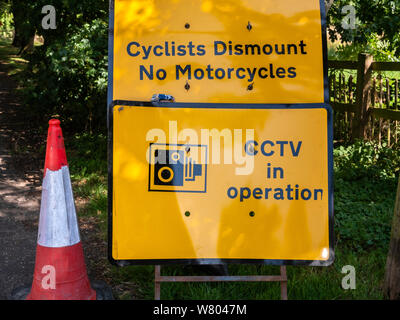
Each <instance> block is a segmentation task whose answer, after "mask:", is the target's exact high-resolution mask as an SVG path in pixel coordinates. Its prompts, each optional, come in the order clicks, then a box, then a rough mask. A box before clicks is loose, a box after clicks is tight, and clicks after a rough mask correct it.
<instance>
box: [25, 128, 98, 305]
mask: <svg viewBox="0 0 400 320" xmlns="http://www.w3.org/2000/svg"><path fill="white" fill-rule="evenodd" d="M49 125H50V126H49V131H48V136H47V149H46V161H45V168H44V178H43V187H42V202H41V207H40V219H39V232H38V239H37V247H36V262H35V271H34V275H33V283H32V287H31V291H30V293H29V295H28V296H27V299H28V300H95V299H96V291H95V290H93V289H92V287H91V285H90V282H89V278H88V276H87V271H86V265H85V261H84V256H83V249H82V245H81V241H80V236H79V228H78V221H77V217H76V211H75V204H74V198H73V194H72V186H71V180H70V176H69V169H68V163H67V157H66V153H65V147H64V139H63V135H62V131H61V127H60V121H59V120H50V122H49Z"/></svg>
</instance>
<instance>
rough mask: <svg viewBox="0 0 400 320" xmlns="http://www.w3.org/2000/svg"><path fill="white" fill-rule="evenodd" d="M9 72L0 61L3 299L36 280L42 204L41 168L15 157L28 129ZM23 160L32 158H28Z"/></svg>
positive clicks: (0, 263) (0, 288)
mask: <svg viewBox="0 0 400 320" xmlns="http://www.w3.org/2000/svg"><path fill="white" fill-rule="evenodd" d="M6 70H7V65H6V64H5V63H4V62H2V61H1V60H0V299H7V297H8V296H9V294H10V292H11V290H12V289H13V288H14V287H17V286H20V285H23V284H27V283H30V282H31V281H32V275H33V269H34V262H35V261H34V259H35V247H36V235H37V222H38V217H39V203H40V182H39V181H40V180H39V181H38V179H37V177H38V176H40V174H41V172H40V168H37V169H36V170H35V169H33V170H29V169H28V170H27V169H26V168H28V167H29V166H27V167H25V166H22V167H21V166H20V165H19V164H18V161H16V160H15V158H14V157H11V154H12V151H13V150H15V149H17V150H18V148H21V147H23V146H20V145H18V143H20V142H21V140H20V138H21V137H23V135H24V131H23V130H24V129H25V128H24V121H23V119H22V120H21V114H20V113H21V111H20V110H21V109H18V108H21V106H20V104H19V103H18V101H16V98H15V96H13V94H12V90H13V88H14V83H13V82H12V81H11V80H10V79H9V77H8V76H7V73H6ZM18 111H19V113H18ZM22 141H23V140H22ZM19 150H20V149H19ZM22 161H23V162H27V163H29V162H30V161H31V159H30V158H29V156H27V157H25V158H23V159H22ZM24 168H25V169H24Z"/></svg>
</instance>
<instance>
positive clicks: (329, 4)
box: [325, 0, 335, 14]
mask: <svg viewBox="0 0 400 320" xmlns="http://www.w3.org/2000/svg"><path fill="white" fill-rule="evenodd" d="M333 2H335V0H325V8H326V14H328V11H329V9H330V8H331V7H332V4H333Z"/></svg>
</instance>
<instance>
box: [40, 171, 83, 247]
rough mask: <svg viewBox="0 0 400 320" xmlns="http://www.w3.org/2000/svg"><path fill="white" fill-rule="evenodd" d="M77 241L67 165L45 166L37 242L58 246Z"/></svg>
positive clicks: (73, 205)
mask: <svg viewBox="0 0 400 320" xmlns="http://www.w3.org/2000/svg"><path fill="white" fill-rule="evenodd" d="M78 242H80V237H79V228H78V222H77V217H76V211H75V203H74V196H73V194H72V186H71V180H70V175H69V169H68V167H67V166H64V167H62V168H61V169H60V170H57V171H51V170H49V169H47V170H46V175H45V177H44V179H43V186H42V203H41V205H40V219H39V234H38V244H39V245H41V246H43V247H51V248H59V247H67V246H72V245H74V244H77V243H78Z"/></svg>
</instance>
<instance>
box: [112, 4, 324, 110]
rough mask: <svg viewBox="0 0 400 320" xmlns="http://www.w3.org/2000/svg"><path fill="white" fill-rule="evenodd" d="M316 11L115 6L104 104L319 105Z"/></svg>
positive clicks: (302, 7)
mask: <svg viewBox="0 0 400 320" xmlns="http://www.w3.org/2000/svg"><path fill="white" fill-rule="evenodd" d="M321 10H323V8H321V4H320V0H302V1H299V0H212V1H211V0H115V2H114V32H113V46H112V52H110V55H111V57H112V67H111V68H110V71H111V73H110V77H111V78H112V86H110V90H111V91H110V94H112V97H111V99H112V100H127V101H151V99H152V96H153V95H154V94H166V95H170V96H172V97H174V99H175V102H192V103H193V102H194V103H263V104H270V103H272V104H283V103H284V104H286V103H288V104H292V103H323V102H324V97H325V96H324V89H325V88H324V75H325V74H324V50H325V49H324V46H325V45H326V44H325V41H324V37H323V36H322V24H323V23H324V19H322V18H321V17H322V16H323V15H321ZM110 84H111V83H110Z"/></svg>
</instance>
